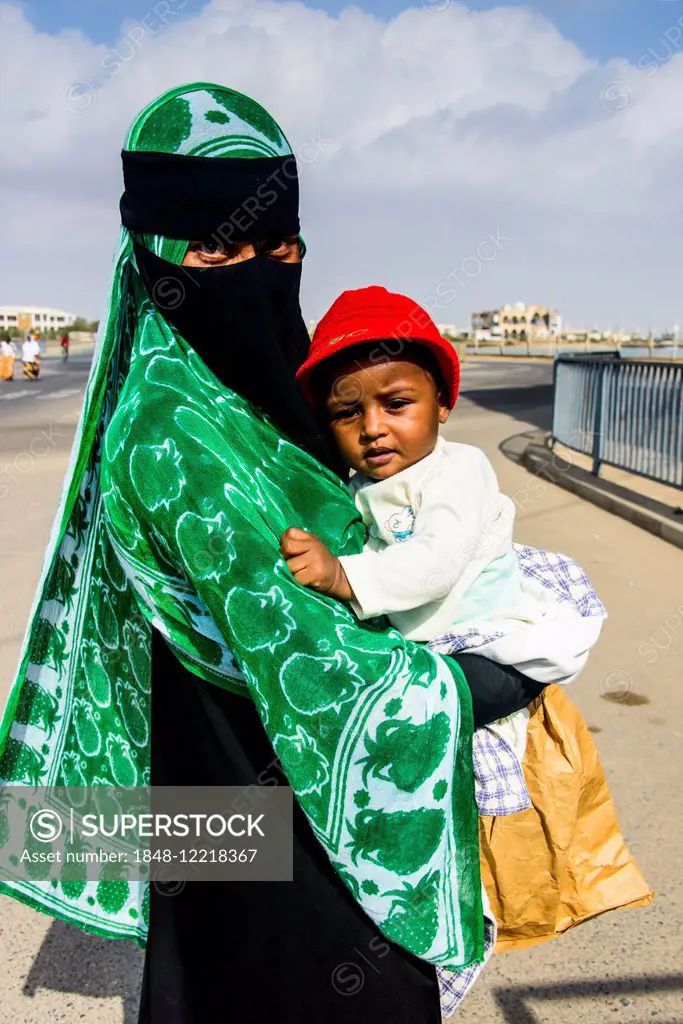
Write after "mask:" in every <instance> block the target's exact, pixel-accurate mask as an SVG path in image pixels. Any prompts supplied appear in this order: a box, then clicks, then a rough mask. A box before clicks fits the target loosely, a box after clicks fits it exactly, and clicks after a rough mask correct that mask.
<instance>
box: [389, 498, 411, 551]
mask: <svg viewBox="0 0 683 1024" xmlns="http://www.w3.org/2000/svg"><path fill="white" fill-rule="evenodd" d="M384 525H385V526H386V528H387V530H388V531H389V533H393V535H394V540H395V541H396V542H397V543H398V544H400V543H401V541H404V540H408V539H409V538H410V537H412V535H413V528H414V526H415V513H414V512H413V508H412V505H406V506H405V507H404V508H402V509H401V511H400V512H394V513H393V515H390V516H389V518H388V519H387V521H386V523H385V524H384Z"/></svg>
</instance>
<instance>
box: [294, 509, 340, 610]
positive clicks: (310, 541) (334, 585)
mask: <svg viewBox="0 0 683 1024" xmlns="http://www.w3.org/2000/svg"><path fill="white" fill-rule="evenodd" d="M280 554H281V555H282V557H283V558H284V559H285V561H286V562H287V568H288V569H289V571H290V572H291V573H292V575H293V576H294V579H295V580H296V581H297V583H303V585H304V586H305V587H311V589H312V590H317V591H319V593H321V594H327V595H328V596H329V597H336V598H337V600H338V601H351V600H352V599H353V596H354V595H353V591H352V590H351V587H350V586H349V581H348V580H347V578H346V573H345V572H344V570H343V568H342V565H341V562H340V561H339V559H338V558H335V556H334V555H333V554H331V552H330V551H329V550H328V549H327V547H326V546H325V545H324V544H323V542H322V541H321V540H320V538H319V537H316V536H315V534H313V533H307V532H306V531H305V530H299V529H297V527H296V526H292V527H290V528H289V530H285V532H284V533H283V535H282V539H281V540H280Z"/></svg>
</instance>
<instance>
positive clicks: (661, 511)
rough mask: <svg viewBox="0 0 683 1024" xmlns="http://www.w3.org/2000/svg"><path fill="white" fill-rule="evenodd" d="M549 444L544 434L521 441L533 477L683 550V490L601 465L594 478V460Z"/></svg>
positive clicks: (523, 455) (522, 437)
mask: <svg viewBox="0 0 683 1024" xmlns="http://www.w3.org/2000/svg"><path fill="white" fill-rule="evenodd" d="M549 440H550V435H549V434H548V433H547V432H544V431H536V432H534V433H533V434H532V435H531V436H529V435H527V436H524V435H522V436H521V437H520V438H518V439H517V441H520V442H521V441H523V442H524V451H523V452H522V454H521V461H522V463H523V464H524V466H525V467H526V468H527V470H529V472H531V473H533V474H536V475H538V476H541V477H543V478H544V479H547V480H549V481H550V482H551V483H554V484H556V485H557V486H558V487H563V488H564V489H565V490H568V491H571V492H572V493H573V494H576V495H577V496H578V497H580V498H583V499H584V500H585V501H590V502H592V503H593V504H594V505H598V506H599V507H600V508H603V509H606V510H607V511H608V512H611V513H612V514H613V515H616V516H620V517H621V518H622V519H626V520H627V521H628V522H629V523H633V524H634V525H635V526H639V527H641V528H642V529H644V530H648V531H649V532H650V533H653V534H655V536H657V537H660V538H661V539H662V540H665V541H668V542H669V543H670V544H675V545H676V547H679V548H683V491H682V490H680V489H679V488H677V487H670V486H667V485H665V484H661V483H658V482H657V481H655V480H649V479H647V478H646V477H642V476H638V475H637V474H636V473H629V472H627V471H626V470H621V469H615V468H614V467H613V466H606V465H602V466H601V467H600V474H599V475H598V476H595V475H594V474H593V472H592V466H593V460H592V459H591V458H590V456H588V455H582V454H580V453H578V452H574V451H572V450H571V449H570V448H566V447H565V446H564V445H559V444H558V445H555V447H554V448H551V447H550V444H549ZM510 443H511V444H512V443H514V442H513V441H511V442H510Z"/></svg>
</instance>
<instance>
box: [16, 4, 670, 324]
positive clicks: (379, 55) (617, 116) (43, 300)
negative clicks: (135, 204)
mask: <svg viewBox="0 0 683 1024" xmlns="http://www.w3.org/2000/svg"><path fill="white" fill-rule="evenodd" d="M427 6H428V7H429V5H427ZM184 7H185V2H184V0H168V2H163V3H156V4H154V5H152V6H150V8H149V11H147V12H146V13H145V15H144V16H143V17H142V18H141V19H140V20H139V21H136V22H129V23H127V24H126V25H125V26H124V27H123V30H122V35H121V38H120V39H119V40H117V41H114V42H113V43H112V45H111V47H106V46H103V45H96V44H95V43H93V42H92V41H91V40H89V39H88V38H87V37H86V36H85V35H84V34H83V33H80V32H78V31H63V32H60V33H59V34H57V35H48V34H45V33H39V32H37V31H36V30H35V29H34V28H33V27H32V25H31V24H30V23H29V22H28V21H27V20H26V18H25V16H24V13H23V11H22V8H21V7H20V6H19V5H17V4H13V3H3V2H0V35H2V38H3V44H4V45H3V69H2V74H3V80H4V82H6V84H5V85H4V87H3V90H2V93H1V94H0V133H1V136H0V137H2V138H3V140H5V143H4V145H3V161H2V163H1V164H0V204H1V205H2V208H3V211H5V212H4V213H3V219H2V223H3V245H2V248H1V249H0V281H2V294H0V302H6V303H14V302H27V303H28V302H31V303H36V304H51V305H58V306H64V307H66V308H73V309H75V310H77V311H81V312H83V313H85V314H87V315H90V316H95V315H97V314H98V312H99V311H100V309H101V307H102V304H103V301H104V297H105V292H106V287H107V284H108V277H109V273H110V254H111V251H112V248H113V245H114V242H115V239H116V234H117V223H118V214H117V208H118V199H119V195H120V191H121V178H120V167H119V151H120V148H121V143H122V141H123V138H124V135H125V132H126V129H127V127H128V125H129V123H130V121H131V120H132V118H133V117H134V115H135V113H136V112H137V111H138V110H139V109H140V108H141V107H142V106H143V105H144V104H145V103H147V102H148V101H149V100H150V99H152V98H153V97H154V96H155V95H157V94H158V93H160V92H161V91H163V90H164V89H166V88H169V87H171V86H173V85H177V84H178V83H180V82H183V81H192V80H197V79H199V80H215V81H220V82H223V83H225V84H227V85H230V86H233V87H236V88H237V89H240V90H241V91H243V92H246V93H248V94H250V95H253V96H254V97H255V98H256V99H258V100H259V101H260V102H262V103H263V104H264V105H265V106H266V107H268V109H270V110H271V111H272V112H273V114H274V115H275V116H276V117H277V119H278V120H279V121H280V123H281V124H282V125H283V127H284V129H285V131H286V133H287V135H288V137H289V139H290V141H291V143H292V145H293V147H294V150H295V152H298V153H299V155H300V162H301V178H302V223H303V225H304V234H305V237H306V240H307V243H308V245H309V254H308V256H307V258H306V263H305V270H304V280H305V285H304V304H305V312H306V313H307V315H308V316H310V317H317V316H318V315H320V314H321V313H322V312H323V311H324V309H325V308H326V306H327V304H329V302H330V301H331V300H332V299H333V298H334V297H335V295H336V294H337V293H338V292H339V291H341V290H342V289H343V288H346V287H354V286H360V285H363V284H369V283H380V284H385V285H387V286H388V287H390V288H395V289H401V290H404V291H407V292H408V293H410V294H411V295H413V296H414V297H415V298H417V299H423V300H424V299H425V298H426V297H427V296H435V295H437V294H438V295H439V296H440V297H441V299H442V305H441V306H440V307H439V308H436V309H435V310H434V312H435V316H436V319H437V320H439V321H440V322H449V323H450V322H453V323H456V324H458V325H465V324H466V323H467V320H468V316H469V313H470V311H471V310H472V309H476V308H481V307H487V306H491V305H495V304H498V303H500V302H504V301H516V300H517V299H525V300H526V301H529V302H532V301H540V302H550V303H554V304H556V305H558V306H559V307H560V309H561V310H562V311H563V312H564V314H565V319H566V320H569V321H570V322H571V323H572V324H575V325H580V324H585V325H587V326H592V325H593V324H598V325H600V326H603V327H608V326H611V325H614V326H616V325H621V326H624V327H626V326H630V327H640V328H642V329H644V328H647V327H648V326H652V327H653V328H665V327H668V326H671V325H672V324H673V323H674V322H676V321H678V320H681V322H682V323H683V320H682V317H681V307H680V305H679V298H678V293H679V281H678V248H679V246H678V239H677V234H678V222H679V220H680V213H681V199H680V198H679V194H678V182H677V181H675V180H674V179H675V177H676V168H677V167H679V166H680V157H681V148H682V144H681V139H682V138H683V134H682V133H681V130H680V129H681V127H683V125H682V124H681V122H683V104H682V103H681V102H680V100H681V91H682V88H683V56H681V55H680V54H679V53H678V52H672V53H670V54H669V55H668V57H667V60H666V62H661V63H658V62H656V61H654V58H651V59H649V60H648V61H647V62H642V63H641V66H640V67H636V66H632V65H630V64H628V63H626V62H624V61H612V62H610V63H607V64H603V65H599V64H597V63H596V62H595V61H591V60H588V59H587V58H586V57H585V56H584V55H583V54H582V53H581V52H580V50H579V49H578V48H577V47H576V46H575V45H574V44H573V43H572V42H571V41H569V40H567V39H565V38H563V37H562V35H561V34H560V33H559V32H558V30H557V29H556V28H555V27H554V26H553V24H552V23H551V22H550V21H549V20H548V19H546V18H544V17H541V16H539V15H536V14H533V13H532V12H531V11H530V10H529V9H528V8H525V7H521V6H520V7H504V8H497V9H494V10H490V11H484V12H482V11H479V12H474V11H470V10H469V9H468V8H467V6H466V5H465V4H463V3H457V2H450V3H449V0H441V2H439V3H433V4H432V5H431V10H430V9H423V8H422V7H417V8H412V9H408V10H405V11H403V12H402V13H401V14H399V15H397V16H396V17H395V18H393V19H392V20H390V21H388V22H387V21H382V20H380V19H378V18H376V17H374V16H373V15H370V14H368V13H365V12H363V11H362V10H361V9H360V8H358V7H349V8H347V9H345V10H343V11H342V12H341V13H340V14H339V15H338V16H337V17H332V16H330V15H328V14H326V13H324V12H322V11H320V10H314V9H312V8H310V7H307V6H306V5H305V4H303V3H298V2H297V3H284V2H283V3H278V2H274V0H213V2H211V3H208V4H207V5H206V6H205V7H204V9H203V10H202V11H201V13H200V14H198V15H196V16H194V17H185V16H184V12H183V8H184ZM444 8H445V9H444ZM437 10H441V11H442V13H437ZM653 42H655V41H653ZM8 140H11V142H10V143H9V144H8ZM496 233H498V237H503V238H504V239H505V240H506V241H505V244H504V245H503V246H502V247H501V246H499V248H498V250H497V251H496V255H495V258H492V259H489V260H486V261H482V260H481V259H479V257H478V256H477V253H478V252H480V251H483V250H481V246H482V243H483V241H484V240H485V239H487V238H488V237H489V236H495V235H496ZM491 251H492V250H491ZM447 279H448V280H450V283H451V286H450V287H449V288H448V289H446V288H444V287H442V288H441V289H440V291H438V292H437V287H438V286H439V284H442V283H443V282H444V281H445V280H447ZM445 295H448V296H449V298H448V300H447V301H443V297H444V296H445Z"/></svg>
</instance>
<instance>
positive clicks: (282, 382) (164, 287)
mask: <svg viewBox="0 0 683 1024" xmlns="http://www.w3.org/2000/svg"><path fill="white" fill-rule="evenodd" d="M135 257H136V261H137V265H138V269H139V271H140V274H141V277H142V280H143V282H144V284H145V287H146V288H147V290H148V292H149V295H150V297H151V298H152V301H153V302H154V304H155V305H156V306H157V308H158V309H159V311H160V312H161V313H162V315H163V316H164V318H165V319H166V320H167V321H168V322H169V323H170V324H171V325H172V326H173V327H174V328H175V329H176V330H177V331H178V332H179V333H180V334H181V335H182V337H183V338H184V339H185V340H186V341H187V342H188V344H190V345H191V346H192V348H193V349H194V350H195V351H196V352H197V354H198V355H199V356H200V358H201V359H202V360H203V361H204V362H205V363H206V365H207V366H208V367H209V369H210V370H211V371H212V372H213V373H214V374H215V375H216V377H218V379H219V380H220V381H221V382H222V383H223V384H225V385H226V386H227V387H229V388H231V389H232V390H233V391H235V392H236V393H237V394H239V395H241V396H242V397H243V398H246V399H247V400H248V401H250V402H251V403H252V404H253V405H254V406H256V407H257V408H258V409H260V410H261V411H262V412H264V413H265V414H266V415H267V416H268V417H269V418H270V419H271V420H272V422H273V423H274V424H275V426H276V427H278V428H279V429H280V430H281V431H283V433H285V434H286V435H287V437H289V439H290V440H291V441H293V442H294V443H295V444H297V445H299V446H300V447H301V448H304V449H305V450H306V451H307V452H309V453H310V454H311V455H313V456H314V457H315V458H317V459H318V460H319V461H320V462H322V463H323V464H324V465H326V466H328V467H329V468H330V469H332V470H334V472H336V473H337V474H338V475H340V476H344V477H346V473H347V471H346V470H345V468H344V466H343V464H342V463H341V460H340V458H339V456H338V454H337V452H336V449H335V447H334V444H333V442H332V440H331V437H330V436H329V434H328V433H327V431H326V430H325V428H324V426H322V425H321V424H320V423H318V422H317V421H316V419H315V417H314V416H313V413H312V412H311V410H310V409H309V407H308V405H307V404H306V402H305V401H304V399H303V397H302V395H301V392H300V391H299V388H298V386H297V383H296V380H295V373H296V371H297V370H298V368H299V367H300V366H301V364H302V363H303V362H304V360H305V359H306V355H307V353H308V347H309V337H308V331H307V330H306V325H305V323H304V321H303V317H302V315H301V308H300V306H299V287H300V283H301V263H283V262H281V261H278V260H274V259H271V258H268V257H266V256H261V255H257V256H254V257H252V258H251V259H247V260H243V261H241V262H240V263H235V264H231V265H229V266H226V267H210V268H206V269H204V268H199V267H183V266H178V265H176V264H174V263H170V262H169V261H168V260H164V259H162V258H161V257H159V256H157V255H155V254H154V253H153V252H151V251H150V250H149V249H146V248H144V247H143V246H141V245H138V244H136V245H135Z"/></svg>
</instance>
